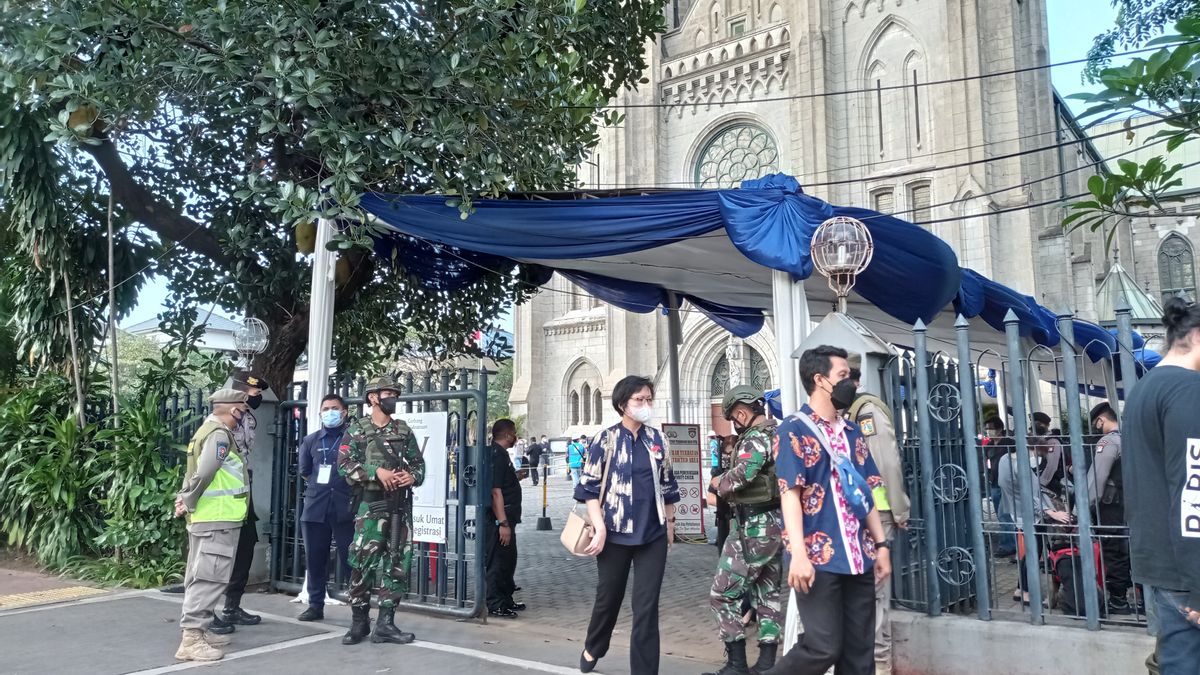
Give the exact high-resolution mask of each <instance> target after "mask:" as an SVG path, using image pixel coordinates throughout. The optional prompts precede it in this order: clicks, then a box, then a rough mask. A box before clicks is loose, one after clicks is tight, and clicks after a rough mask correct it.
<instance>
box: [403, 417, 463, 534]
mask: <svg viewBox="0 0 1200 675" xmlns="http://www.w3.org/2000/svg"><path fill="white" fill-rule="evenodd" d="M395 417H396V418H397V419H402V420H404V421H405V422H407V423H408V426H409V428H410V429H412V432H413V435H414V436H416V438H417V446H418V447H420V448H421V454H422V455H423V456H424V457H425V482H423V483H421V485H420V486H418V487H416V488H414V489H413V522H412V532H413V541H419V542H425V543H427V544H445V543H446V492H447V490H448V489H449V483H448V481H447V478H446V440H447V439H446V434H447V429H448V428H449V427H448V425H449V422H450V416H449V414H448V413H445V412H427V413H398V414H397V415H396V416H395Z"/></svg>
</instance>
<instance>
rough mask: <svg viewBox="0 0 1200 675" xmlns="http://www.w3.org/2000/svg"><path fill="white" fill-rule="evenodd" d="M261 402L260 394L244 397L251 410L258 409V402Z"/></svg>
mask: <svg viewBox="0 0 1200 675" xmlns="http://www.w3.org/2000/svg"><path fill="white" fill-rule="evenodd" d="M261 403H262V394H255V395H253V396H247V397H246V405H248V406H250V409H251V410H258V406H259V404H261Z"/></svg>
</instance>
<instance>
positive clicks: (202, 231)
mask: <svg viewBox="0 0 1200 675" xmlns="http://www.w3.org/2000/svg"><path fill="white" fill-rule="evenodd" d="M95 138H97V139H98V140H100V144H98V145H91V144H87V143H82V144H80V146H79V147H80V148H82V149H83V150H84V151H85V152H87V153H88V154H89V155H91V156H92V159H93V160H95V162H96V164H97V165H98V166H99V167H100V169H101V170H102V171H103V172H104V175H105V176H106V177H107V178H108V184H109V185H110V186H111V188H112V194H113V198H114V199H115V200H116V201H117V202H118V203H120V204H121V206H123V207H124V208H125V209H126V211H127V212H128V213H129V215H130V216H131V217H132V219H133V220H136V221H138V222H140V223H142V224H143V225H145V226H146V227H148V228H150V229H151V230H152V231H153V232H154V233H155V234H157V235H158V236H160V237H162V238H163V239H165V240H168V241H171V242H174V243H176V244H178V245H179V246H182V247H184V248H186V249H188V250H189V251H193V252H195V253H198V254H200V255H202V256H204V257H206V258H208V259H209V260H212V261H213V262H215V263H219V264H229V263H231V262H232V259H231V258H230V257H229V255H228V254H227V253H226V252H225V251H224V250H223V249H222V248H221V243H220V242H219V241H218V240H217V237H216V235H215V234H213V232H212V230H210V229H208V228H206V227H205V226H204V225H203V224H201V223H198V222H196V221H194V220H192V219H191V218H188V217H187V216H184V215H183V214H181V213H179V212H178V211H177V210H175V208H174V207H172V206H171V205H169V204H167V203H166V202H164V201H162V200H161V199H159V198H158V197H156V196H155V195H154V194H152V193H151V192H150V191H149V190H147V189H146V188H145V187H144V186H142V184H141V183H138V182H137V180H136V179H134V177H133V175H132V174H130V172H129V167H127V166H125V162H124V160H122V159H121V155H120V153H118V152H117V146H116V145H114V144H113V143H112V141H110V140H109V139H108V138H107V137H105V136H104V135H103V134H101V133H98V132H97V133H95Z"/></svg>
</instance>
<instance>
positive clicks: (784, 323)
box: [771, 270, 808, 415]
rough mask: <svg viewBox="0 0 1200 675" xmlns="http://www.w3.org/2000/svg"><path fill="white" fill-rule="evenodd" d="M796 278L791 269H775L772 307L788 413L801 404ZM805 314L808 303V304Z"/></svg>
mask: <svg viewBox="0 0 1200 675" xmlns="http://www.w3.org/2000/svg"><path fill="white" fill-rule="evenodd" d="M792 307H793V305H792V279H791V275H790V274H788V273H787V272H781V271H779V270H774V271H772V272H771V309H772V313H773V314H774V317H775V351H776V353H777V354H778V363H779V405H780V407H782V408H783V414H784V415H791V414H792V413H794V412H796V410H798V409H799V408H800V405H799V403H798V402H797V399H796V391H797V387H796V379H797V378H796V369H795V368H794V367H792V351H793V350H795V349H796V345H795V338H794V335H795V326H794V319H793V317H792ZM804 313H805V315H807V314H808V307H807V305H805V308H804Z"/></svg>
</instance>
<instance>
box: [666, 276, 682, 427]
mask: <svg viewBox="0 0 1200 675" xmlns="http://www.w3.org/2000/svg"><path fill="white" fill-rule="evenodd" d="M682 343H683V326H682V323H681V322H680V320H679V296H677V295H675V291H667V371H668V377H669V378H670V384H671V421H672V422H674V423H676V424H678V423H680V422H682V421H683V414H682V410H683V406H682V404H681V403H682V402H681V401H680V400H679V397H680V396H681V394H680V389H679V345H680V344H682Z"/></svg>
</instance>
